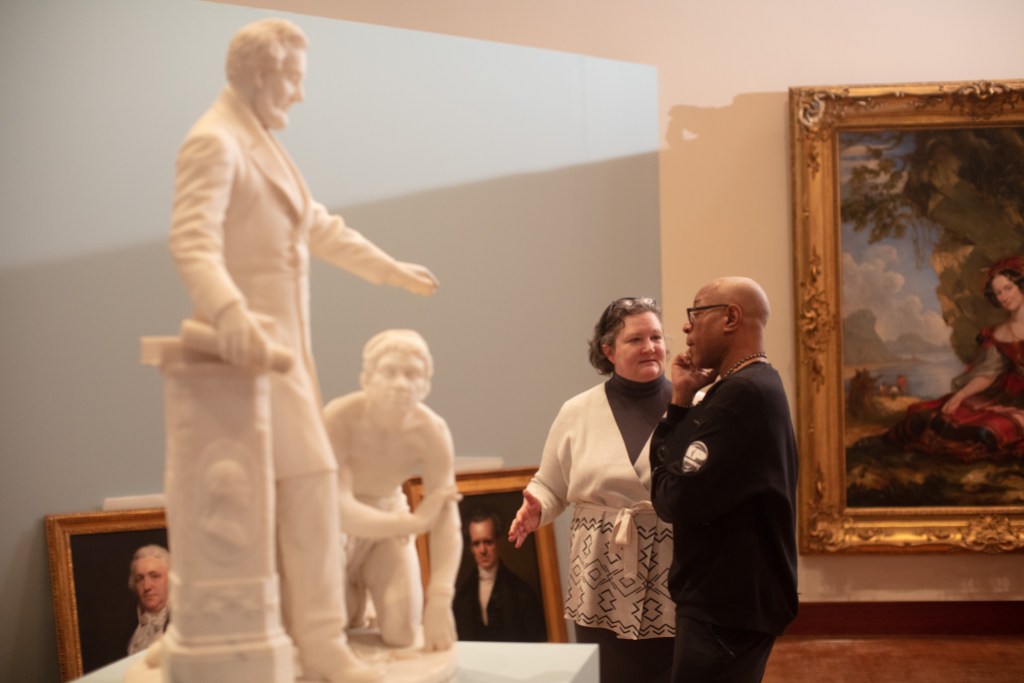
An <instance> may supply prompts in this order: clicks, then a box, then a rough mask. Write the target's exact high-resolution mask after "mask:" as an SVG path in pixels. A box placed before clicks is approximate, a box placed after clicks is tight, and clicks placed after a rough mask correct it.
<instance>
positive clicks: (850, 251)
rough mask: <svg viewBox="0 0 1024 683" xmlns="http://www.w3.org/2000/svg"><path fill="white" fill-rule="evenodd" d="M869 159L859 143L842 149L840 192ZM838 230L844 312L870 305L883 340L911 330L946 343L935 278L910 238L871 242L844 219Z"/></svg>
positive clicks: (928, 339)
mask: <svg viewBox="0 0 1024 683" xmlns="http://www.w3.org/2000/svg"><path fill="white" fill-rule="evenodd" d="M861 139H862V140H863V138H861ZM905 152H906V150H905V149H900V150H897V151H896V153H897V154H903V153H905ZM872 163H874V162H873V161H871V160H870V158H869V157H868V155H867V153H866V147H865V146H864V145H863V144H859V145H851V146H849V147H846V148H845V149H843V150H842V153H841V156H840V169H839V172H840V184H841V185H840V187H841V192H843V191H844V190H845V189H846V186H847V181H848V180H849V177H850V171H851V169H852V168H853V167H854V166H858V165H865V164H872ZM841 233H842V234H841V240H842V244H841V247H842V269H843V270H842V273H843V314H844V315H849V314H850V313H853V312H854V311H857V310H860V309H864V308H867V309H870V310H871V311H873V312H874V314H875V318H876V320H877V325H876V332H877V333H878V336H879V337H881V338H882V339H883V340H884V341H892V340H895V339H897V338H898V337H899V336H900V335H901V334H906V333H915V334H918V335H920V336H921V337H922V338H924V339H925V340H926V341H928V342H931V343H933V344H939V345H947V344H948V343H949V335H950V328H949V327H948V326H947V325H946V323H945V322H944V321H943V319H942V314H941V312H940V308H939V302H938V298H937V296H936V294H935V290H936V287H937V286H938V277H937V276H936V275H935V271H934V270H932V268H931V264H930V263H928V262H927V261H925V262H923V263H918V259H917V257H916V255H915V253H914V247H913V244H912V243H911V240H910V238H906V239H900V240H895V239H883V240H881V241H879V242H876V243H874V244H869V243H868V240H867V235H866V233H865V232H855V231H854V230H853V227H852V225H851V224H849V223H844V224H843V226H842V231H841ZM927 251H930V249H926V252H927Z"/></svg>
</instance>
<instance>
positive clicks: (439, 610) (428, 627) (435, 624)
mask: <svg viewBox="0 0 1024 683" xmlns="http://www.w3.org/2000/svg"><path fill="white" fill-rule="evenodd" d="M456 639H458V634H457V633H456V631H455V615H454V614H452V599H451V596H450V595H449V596H443V595H431V592H430V590H429V589H428V590H427V604H426V605H425V606H424V608H423V649H424V650H426V651H427V652H433V651H435V650H448V649H450V648H451V646H452V645H454V644H455V641H456Z"/></svg>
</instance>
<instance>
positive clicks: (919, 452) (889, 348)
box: [789, 80, 1024, 553]
mask: <svg viewBox="0 0 1024 683" xmlns="http://www.w3.org/2000/svg"><path fill="white" fill-rule="evenodd" d="M789 110H790V133H791V145H792V171H793V228H794V233H793V236H794V237H793V239H794V261H795V277H794V281H795V290H796V291H795V296H796V302H795V304H796V311H797V320H796V324H797V330H796V336H797V348H796V361H797V362H796V388H797V400H796V406H797V410H796V422H797V432H798V441H799V448H800V457H801V475H800V476H801V481H800V514H799V537H800V549H801V552H804V553H862V552H888V553H903V552H953V551H961V552H968V551H973V552H985V553H1002V552H1018V551H1021V550H1022V549H1024V477H1021V475H1020V472H1021V471H1022V470H1024V458H1021V457H1019V456H1020V453H1021V449H1024V446H1021V447H1020V448H1015V450H1016V454H1014V453H1009V454H1008V453H1007V452H1006V451H1001V452H996V453H995V454H994V455H990V456H985V455H980V456H979V455H978V453H979V452H980V451H979V449H975V451H973V454H970V453H966V452H959V453H958V454H954V455H944V454H943V453H942V446H941V443H940V444H936V443H934V439H933V440H932V442H933V443H931V444H930V445H928V446H927V447H924V446H918V445H908V444H918V443H923V442H919V441H913V442H908V441H906V440H903V439H904V436H905V434H906V433H907V432H906V430H905V429H904V428H903V427H902V426H901V425H905V424H909V423H908V422H906V421H907V420H909V417H908V416H909V414H910V413H912V412H913V413H918V412H919V411H922V412H919V415H921V416H923V415H930V414H932V413H928V412H923V411H924V409H925V408H927V407H928V406H929V405H931V406H932V409H933V411H934V410H938V411H939V412H941V407H939V408H935V407H934V406H941V405H943V396H944V394H947V393H948V392H949V391H951V389H950V386H951V383H950V379H949V378H950V376H955V375H956V374H958V373H961V372H963V370H964V368H966V367H968V366H972V363H974V362H975V359H977V358H978V355H977V354H978V349H979V346H978V341H977V339H978V338H979V333H980V332H981V331H982V330H983V329H986V328H992V326H996V325H999V323H1000V322H1001V321H1003V320H1006V319H1007V311H1005V310H1000V309H999V305H998V304H995V303H994V304H992V305H990V304H989V303H988V302H986V301H985V297H984V296H983V288H984V284H985V282H986V280H987V279H991V278H992V277H993V276H992V275H991V273H992V272H994V270H993V269H995V268H996V266H995V265H994V264H998V263H999V262H1000V259H1006V258H1007V257H1020V256H1024V81H1020V80H1014V81H1001V82H987V81H986V82H949V83H928V84H905V85H884V86H865V87H853V86H848V87H839V86H829V87H800V88H791V89H790V91H789ZM986 268H987V269H988V274H986ZM896 304H899V305H896ZM901 307H902V308H901ZM901 330H903V331H902V332H901ZM940 333H941V334H946V336H945V338H944V339H940V336H939V335H940ZM928 335H931V336H930V337H929V336H928ZM940 358H944V359H945V360H942V361H940V360H939V359H940ZM950 359H953V360H952V361H950ZM952 366H959V367H958V368H957V369H956V371H955V372H954V370H953V368H952ZM972 367H973V366H972ZM1018 372H1022V370H1021V369H1018ZM928 400H932V401H935V402H936V403H935V404H927V405H926V402H927V401H928ZM1019 407H1020V404H1018V405H1017V407H1015V408H1013V410H1018V409H1019ZM1019 414H1024V411H1022V412H1021V413H1019ZM1019 414H1018V416H1019ZM922 419H924V418H922V417H915V420H918V422H915V423H913V424H916V425H918V427H919V426H920V424H924V423H922V422H920V420H922ZM927 424H929V425H931V424H932V423H931V422H928V423H927ZM915 428H916V427H915ZM930 430H931V427H929V428H928V430H926V431H928V433H929V434H930V433H931V432H930ZM971 434H972V436H971V437H970V438H972V439H973V438H975V436H974V435H975V434H976V435H978V437H977V438H978V439H979V441H982V442H984V441H985V439H984V438H982V437H984V434H983V433H982V432H972V433H971ZM942 438H946V437H945V436H943V437H942ZM957 438H959V437H957ZM986 443H987V442H986ZM975 445H976V444H975ZM929 449H932V450H931V451H930V452H926V451H928V450H929ZM976 456H977V457H976Z"/></svg>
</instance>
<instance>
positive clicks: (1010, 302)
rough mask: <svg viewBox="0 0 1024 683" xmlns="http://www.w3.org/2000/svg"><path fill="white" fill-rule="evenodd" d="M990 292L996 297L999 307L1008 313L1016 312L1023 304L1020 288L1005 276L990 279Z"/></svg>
mask: <svg viewBox="0 0 1024 683" xmlns="http://www.w3.org/2000/svg"><path fill="white" fill-rule="evenodd" d="M992 291H993V292H994V293H995V295H996V300H997V301H999V305H1000V306H1002V307H1003V308H1005V309H1006V310H1008V311H1016V310H1017V309H1018V308H1020V306H1021V303H1024V293H1022V292H1021V291H1020V287H1018V286H1017V284H1016V283H1015V282H1014V281H1013V280H1011V279H1010V278H1008V277H1006V276H1005V275H996V276H995V277H994V278H992Z"/></svg>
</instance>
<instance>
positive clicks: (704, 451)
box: [682, 441, 708, 474]
mask: <svg viewBox="0 0 1024 683" xmlns="http://www.w3.org/2000/svg"><path fill="white" fill-rule="evenodd" d="M707 461H708V447H707V446H706V445H704V442H703V441H694V442H693V443H691V444H690V447H689V448H687V449H686V455H684V456H683V463H682V470H683V474H693V473H694V472H696V471H698V470H699V469H700V468H701V467H704V463H706V462H707Z"/></svg>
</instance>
